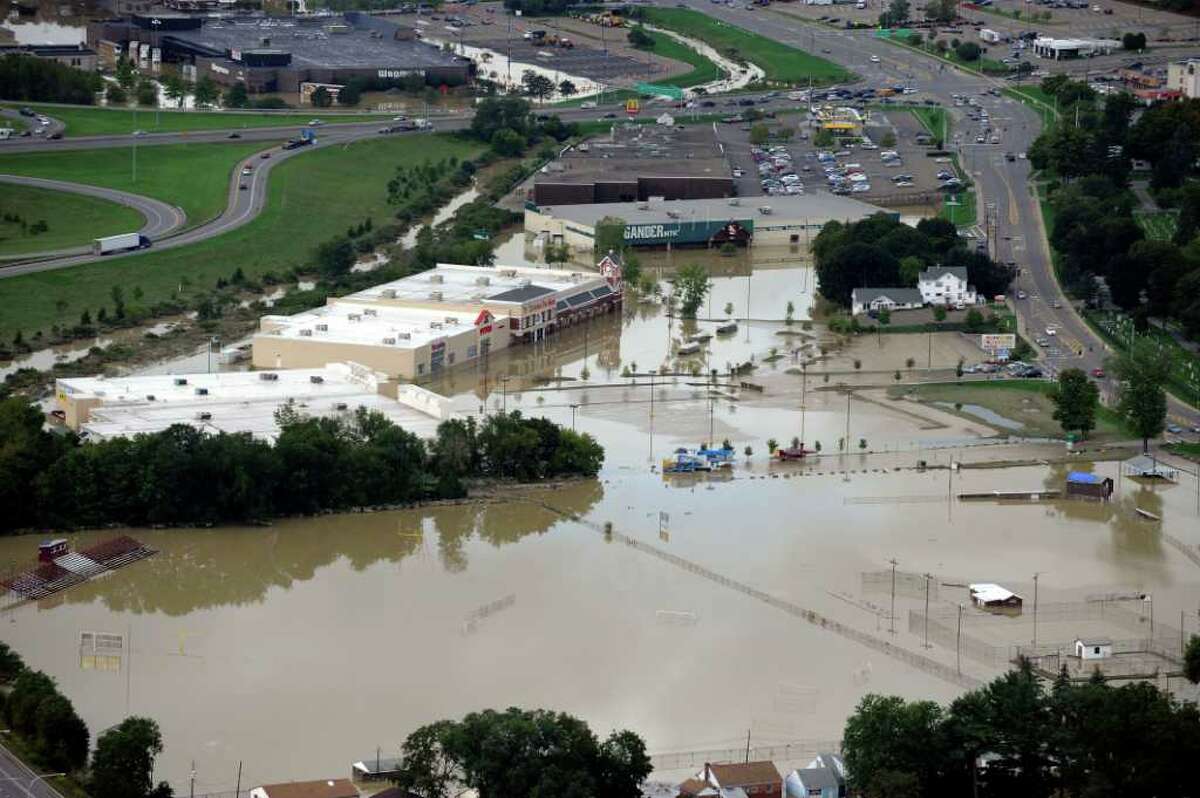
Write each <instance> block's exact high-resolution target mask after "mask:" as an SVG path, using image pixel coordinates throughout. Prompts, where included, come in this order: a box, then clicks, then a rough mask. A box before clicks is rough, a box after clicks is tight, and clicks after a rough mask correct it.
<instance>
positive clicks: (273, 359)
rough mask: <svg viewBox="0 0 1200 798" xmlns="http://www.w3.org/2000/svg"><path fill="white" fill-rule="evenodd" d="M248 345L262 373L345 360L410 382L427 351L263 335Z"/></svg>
mask: <svg viewBox="0 0 1200 798" xmlns="http://www.w3.org/2000/svg"><path fill="white" fill-rule="evenodd" d="M252 344H253V345H252V355H251V363H253V364H254V367H255V368H262V369H308V368H321V367H322V366H324V365H326V364H328V363H338V362H343V361H347V360H349V361H353V362H355V363H361V364H362V365H364V366H368V367H369V368H372V369H375V370H376V371H382V372H383V373H384V374H387V375H388V376H389V377H399V378H401V379H412V378H413V375H414V374H415V372H416V365H415V364H416V362H417V360H418V359H419V358H421V357H424V362H426V363H428V362H429V350H428V347H422V348H409V347H400V346H384V345H383V344H378V345H371V344H356V343H348V342H340V341H322V340H321V339H319V338H290V337H289V338H282V337H280V336H277V335H264V334H259V335H256V336H254V338H253V341H252ZM422 350H423V351H422Z"/></svg>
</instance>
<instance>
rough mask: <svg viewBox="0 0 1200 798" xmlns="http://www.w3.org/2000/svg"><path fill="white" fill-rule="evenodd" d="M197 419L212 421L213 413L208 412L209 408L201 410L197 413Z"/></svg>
mask: <svg viewBox="0 0 1200 798" xmlns="http://www.w3.org/2000/svg"><path fill="white" fill-rule="evenodd" d="M196 420H197V421H212V413H210V412H208V411H207V410H204V411H201V412H199V413H197V414H196Z"/></svg>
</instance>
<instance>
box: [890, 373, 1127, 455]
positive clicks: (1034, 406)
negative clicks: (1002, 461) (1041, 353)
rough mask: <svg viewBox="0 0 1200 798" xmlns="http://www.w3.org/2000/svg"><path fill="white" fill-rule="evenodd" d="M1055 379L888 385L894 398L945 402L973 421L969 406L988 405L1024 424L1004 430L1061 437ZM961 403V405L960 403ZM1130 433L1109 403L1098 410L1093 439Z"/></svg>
mask: <svg viewBox="0 0 1200 798" xmlns="http://www.w3.org/2000/svg"><path fill="white" fill-rule="evenodd" d="M1054 388H1055V383H1053V382H1047V381H1044V380H1005V379H1001V380H988V381H969V382H954V383H938V384H935V383H927V384H923V385H898V386H892V387H890V388H888V395H889V396H890V397H893V398H899V397H902V396H906V395H907V396H911V397H914V398H915V399H916V400H917V401H920V402H928V403H935V402H939V403H946V404H947V405H949V406H944V405H938V407H939V408H940V409H942V410H946V411H948V412H951V413H954V414H955V415H957V416H960V417H961V418H966V419H969V420H971V421H983V422H984V423H987V422H986V420H985V419H982V418H980V417H979V416H977V415H974V414H973V413H970V412H968V410H967V409H966V408H967V407H969V406H972V405H974V406H977V407H982V408H986V409H987V410H990V411H992V412H993V413H995V414H997V415H999V416H1001V417H1002V418H1005V419H1008V420H1010V421H1013V422H1017V423H1019V424H1021V428H1020V429H1017V430H1005V429H1000V431H1001V432H1002V433H1008V434H1011V435H1020V436H1029V437H1049V438H1059V437H1062V436H1063V431H1062V427H1060V426H1059V424H1058V422H1057V421H1055V420H1054V403H1053V402H1052V401H1050V394H1051V393H1052V392H1053V391H1054ZM959 405H961V406H962V407H958V406H959ZM1129 437H1131V436H1130V434H1129V433H1128V432H1127V431H1126V430H1125V429H1124V428H1123V426H1122V424H1121V422H1120V419H1118V418H1117V415H1116V414H1115V413H1114V412H1113V411H1112V410H1109V409H1108V408H1106V407H1099V408H1097V410H1096V429H1095V430H1094V431H1093V432H1092V435H1091V437H1090V440H1108V441H1112V440H1125V439H1128V438H1129Z"/></svg>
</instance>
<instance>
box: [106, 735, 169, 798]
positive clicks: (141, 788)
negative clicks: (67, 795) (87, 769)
mask: <svg viewBox="0 0 1200 798" xmlns="http://www.w3.org/2000/svg"><path fill="white" fill-rule="evenodd" d="M162 750H163V745H162V734H161V733H160V732H159V730H158V724H157V723H155V722H154V721H153V720H150V719H149V718H139V717H130V718H126V719H125V720H123V721H121V722H120V723H119V724H117V725H116V726H113V727H112V728H111V729H109V730H107V731H106V732H104V733H103V734H101V735H100V739H98V740H97V741H96V753H95V755H94V756H93V757H92V773H91V779H90V780H89V782H88V787H89V790H88V792H89V793H90V794H91V795H94V796H96V798H171V796H172V795H173V792H172V790H171V787H170V785H168V784H167V783H166V782H165V781H160V782H159V783H158V784H155V783H154V757H156V756H157V755H158V754H161V753H162Z"/></svg>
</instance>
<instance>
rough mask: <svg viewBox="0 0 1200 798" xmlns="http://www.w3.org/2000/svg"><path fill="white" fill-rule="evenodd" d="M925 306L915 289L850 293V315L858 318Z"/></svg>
mask: <svg viewBox="0 0 1200 798" xmlns="http://www.w3.org/2000/svg"><path fill="white" fill-rule="evenodd" d="M923 304H925V300H924V298H923V297H922V295H921V292H920V291H918V290H917V289H915V288H855V289H854V290H853V291H851V292H850V313H851V314H852V315H854V316H858V315H860V314H863V313H868V312H870V311H880V310H887V311H893V310H909V309H912V308H919V307H921V306H922V305H923Z"/></svg>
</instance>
